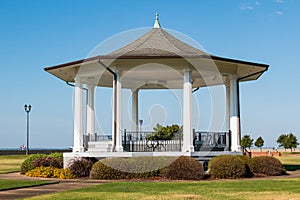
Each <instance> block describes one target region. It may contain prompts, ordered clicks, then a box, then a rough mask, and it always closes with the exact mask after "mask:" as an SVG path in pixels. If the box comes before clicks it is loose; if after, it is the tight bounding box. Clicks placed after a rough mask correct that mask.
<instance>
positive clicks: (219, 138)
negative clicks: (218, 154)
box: [193, 131, 230, 151]
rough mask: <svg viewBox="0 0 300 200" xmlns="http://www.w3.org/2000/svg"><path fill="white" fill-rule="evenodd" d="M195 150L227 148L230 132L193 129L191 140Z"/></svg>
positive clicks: (222, 149)
mask: <svg viewBox="0 0 300 200" xmlns="http://www.w3.org/2000/svg"><path fill="white" fill-rule="evenodd" d="M193 145H194V150H195V151H209V150H212V151H224V150H229V146H230V132H201V131H197V132H195V131H194V140H193Z"/></svg>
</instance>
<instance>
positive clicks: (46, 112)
mask: <svg viewBox="0 0 300 200" xmlns="http://www.w3.org/2000/svg"><path fill="white" fill-rule="evenodd" d="M299 8H300V1H298V0H257V1H255V0H194V1H179V0H178V1H176V0H172V1H167V0H166V1H159V0H136V1H133V0H129V1H117V0H112V1H100V0H63V1H61V0H43V1H36V0H26V1H23V0H19V1H17V0H1V1H0V27H1V28H0V30H1V31H0V45H1V48H0V58H1V64H0V74H1V79H0V83H1V90H2V92H1V98H0V105H1V111H0V113H1V114H0V136H1V139H0V148H6V147H12V148H18V147H19V146H20V145H21V144H26V114H25V111H24V108H23V106H24V104H25V103H27V104H28V103H29V104H31V105H32V106H33V108H32V111H31V113H30V116H31V118H30V119H31V121H30V125H31V127H30V146H31V147H36V148H37V147H68V146H72V144H73V114H72V98H73V88H72V87H70V86H67V85H66V84H65V83H64V82H63V81H61V80H59V79H57V78H56V77H54V76H52V75H50V74H48V73H46V72H45V71H44V70H43V68H44V67H48V66H53V65H57V64H61V63H65V62H69V61H74V60H79V59H83V58H85V57H86V56H87V55H88V54H89V53H90V52H91V51H92V50H93V49H94V48H95V47H96V46H97V45H99V44H100V43H101V42H103V41H105V40H106V39H107V38H109V37H111V36H113V35H115V34H118V33H120V32H123V31H127V30H131V29H135V28H143V27H151V26H152V25H153V22H154V18H155V13H156V12H159V14H160V23H161V25H162V27H164V28H169V29H173V30H176V31H179V32H181V33H184V34H186V35H187V36H189V37H190V38H192V39H193V40H195V41H197V42H198V43H199V44H200V45H201V46H203V47H204V48H205V49H206V50H207V51H208V52H209V53H212V54H215V55H218V56H223V57H228V58H234V59H242V60H246V61H253V62H259V63H266V64H269V65H270V68H269V70H268V71H267V72H266V73H265V74H264V75H263V76H262V77H261V78H260V79H259V80H258V81H253V82H248V83H242V84H241V87H240V89H241V92H240V93H241V121H242V135H244V134H250V135H251V136H252V137H253V138H254V139H256V138H257V137H258V136H262V137H263V138H264V139H265V146H270V147H273V146H275V145H276V142H275V141H276V138H277V137H278V136H279V135H280V134H281V133H289V132H293V133H294V134H295V135H296V136H297V137H298V139H300V121H299V119H300V106H299V102H300V92H299V91H300V90H299V86H300V78H299V74H300V66H299V58H300V37H299V36H300V23H299V19H300V12H299ZM125 93H126V92H125ZM158 93H159V95H160V97H161V98H160V99H157V98H155V97H153V96H155V95H150V94H149V93H147V92H145V93H141V95H142V97H141V106H142V107H143V109H141V113H140V114H141V118H143V119H144V121H145V124H151V123H150V121H151V120H152V121H153V119H150V118H151V117H149V113H150V115H152V114H151V113H153V112H154V116H155V112H157V113H158V115H157V116H158V117H159V116H160V115H159V113H160V112H161V110H162V109H165V110H170V111H167V113H168V116H167V120H165V119H162V120H165V122H166V124H170V123H181V118H180V111H178V112H174V113H172V111H173V110H174V109H173V107H174V106H175V107H176V105H173V103H168V102H170V101H169V99H172V98H174V97H172V93H169V92H168V91H167V92H158ZM156 94H157V93H156ZM96 95H97V99H96V109H97V110H96V112H97V119H98V121H99V123H98V125H97V127H96V129H97V131H103V132H105V134H109V133H110V128H111V125H110V123H111V121H110V119H111V118H110V117H108V116H109V115H110V113H109V109H108V108H107V106H106V107H103V106H102V107H101V105H102V104H106V105H107V104H108V105H110V104H109V103H110V97H111V96H110V95H111V91H110V90H109V89H101V88H98V89H97V91H96ZM125 96H126V94H125ZM195 96H196V97H197V98H199V99H201V98H206V96H207V92H206V91H204V90H202V91H199V92H197V94H195ZM159 100H160V101H159ZM199 102H201V100H199ZM203 102H205V101H203ZM206 107H207V106H206V105H205V104H204V103H202V104H201V105H200V113H201V117H200V121H203V122H208V121H209V119H207V118H205V116H206V114H205V112H206V110H207V109H206ZM221 107H222V106H221ZM149 108H150V111H149ZM175 110H176V109H175ZM203 113H204V114H203ZM202 116H203V117H202ZM160 117H161V116H160ZM162 118H164V117H162ZM159 120H160V119H158V120H157V121H159ZM155 122H156V121H155V120H154V121H153V123H155ZM99 124H100V125H99ZM99 126H100V128H101V129H100V128H99ZM124 126H125V127H126V126H127V125H124ZM198 128H199V129H206V128H207V125H205V124H204V125H201V123H200V126H199V127H198ZM203 131H206V130H203Z"/></svg>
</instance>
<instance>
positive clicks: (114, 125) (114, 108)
mask: <svg viewBox="0 0 300 200" xmlns="http://www.w3.org/2000/svg"><path fill="white" fill-rule="evenodd" d="M112 90H113V93H112V127H111V135H112V148H111V151H112V152H114V151H116V136H117V118H116V116H117V114H116V111H117V103H116V96H117V90H116V80H115V79H114V80H113V88H112Z"/></svg>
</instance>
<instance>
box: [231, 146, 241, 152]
mask: <svg viewBox="0 0 300 200" xmlns="http://www.w3.org/2000/svg"><path fill="white" fill-rule="evenodd" d="M231 151H232V152H241V151H242V147H241V146H231Z"/></svg>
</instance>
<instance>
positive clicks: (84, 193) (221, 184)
mask: <svg viewBox="0 0 300 200" xmlns="http://www.w3.org/2000/svg"><path fill="white" fill-rule="evenodd" d="M299 184H300V179H299V178H298V179H281V180H280V179H277V180H226V181H224V180H222V181H200V182H114V183H107V184H100V185H96V186H92V187H87V188H82V189H77V190H69V191H65V192H59V193H52V194H47V195H42V196H37V197H31V198H28V199H30V200H38V199H40V200H45V199H55V200H60V199H133V200H134V199H137V200H141V199H155V200H159V199H211V200H212V199H213V200H218V199H220V200H224V199H226V200H227V199H229V200H230V199H241V200H242V199H243V200H244V199H263V200H268V199H281V200H285V199H286V200H293V199H300V187H299Z"/></svg>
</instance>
